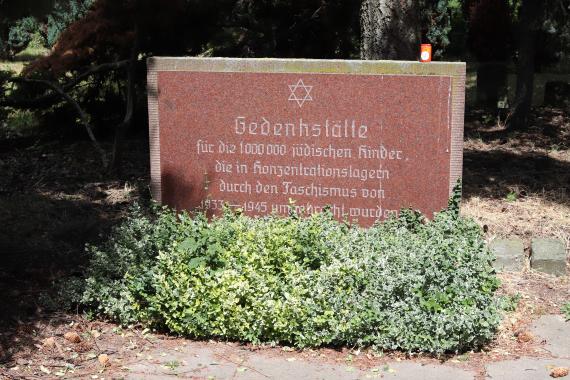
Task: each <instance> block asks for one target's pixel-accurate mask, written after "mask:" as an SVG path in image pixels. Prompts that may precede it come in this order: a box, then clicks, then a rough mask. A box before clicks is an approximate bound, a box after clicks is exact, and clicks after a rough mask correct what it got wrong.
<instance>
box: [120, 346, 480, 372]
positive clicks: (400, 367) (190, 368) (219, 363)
mask: <svg viewBox="0 0 570 380" xmlns="http://www.w3.org/2000/svg"><path fill="white" fill-rule="evenodd" d="M149 355H150V359H148V358H145V360H141V361H140V362H138V363H135V364H132V365H127V367H128V368H129V371H128V373H125V374H124V378H126V379H132V380H134V379H142V380H168V379H175V378H185V379H248V380H267V379H274V380H281V379H296V380H321V379H323V380H360V379H395V380H416V379H421V380H473V378H474V374H473V373H471V372H468V371H464V370H462V369H459V368H454V367H449V366H444V365H435V364H427V365H423V364H421V363H417V362H411V361H410V362H406V361H402V362H393V363H389V364H385V365H380V366H378V367H375V368H369V369H360V368H356V367H353V366H351V365H350V363H346V364H344V363H343V364H329V363H324V362H319V361H318V360H316V361H309V360H303V359H299V358H297V357H294V356H291V357H285V356H284V357H269V356H267V355H263V354H260V353H254V352H248V351H244V352H243V354H240V355H235V354H234V355H232V357H231V358H229V357H224V356H223V355H220V353H219V352H216V349H215V348H212V349H207V348H193V347H191V345H190V346H188V347H186V348H185V349H184V350H181V351H180V352H172V351H169V352H168V353H161V352H154V353H149Z"/></svg>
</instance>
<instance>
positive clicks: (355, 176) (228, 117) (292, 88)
mask: <svg viewBox="0 0 570 380" xmlns="http://www.w3.org/2000/svg"><path fill="white" fill-rule="evenodd" d="M157 89H158V94H157V99H158V120H159V136H158V140H159V143H158V145H159V148H160V166H159V168H160V182H161V194H160V196H161V200H162V202H163V203H165V204H168V205H170V206H172V207H175V208H177V209H188V210H192V209H195V208H196V207H201V206H202V207H206V208H207V209H208V210H209V212H210V214H212V213H215V214H217V213H219V211H220V209H221V205H222V204H223V203H227V204H229V205H232V206H233V207H239V208H242V209H243V210H244V211H245V212H246V213H247V214H249V215H264V214H268V213H271V212H274V211H275V212H278V213H281V214H283V213H285V212H286V211H287V206H288V204H289V202H290V199H292V200H294V201H295V204H296V205H297V206H299V207H303V208H304V209H305V210H306V211H308V212H313V211H319V210H320V209H321V208H322V207H323V206H325V205H330V206H331V207H332V211H333V213H334V214H335V215H336V216H337V217H338V218H348V219H350V220H355V219H356V220H358V222H359V223H360V224H361V225H364V226H368V225H371V224H372V223H373V222H374V221H375V220H376V219H377V218H378V217H379V218H381V219H382V218H385V217H386V216H388V215H389V214H390V213H393V212H397V210H398V209H400V208H402V207H412V208H414V209H419V210H421V211H422V212H424V213H425V214H426V215H428V216H431V215H433V212H436V211H439V210H440V209H442V208H444V207H445V206H446V205H447V200H448V197H449V189H450V161H451V146H452V145H451V144H452V141H451V140H452V133H451V130H452V125H451V105H452V101H451V93H452V79H451V77H450V76H439V75H425V76H419V75H418V76H416V75H364V74H363V75H360V74H314V73H312V74H304V73H301V74H300V73H251V72H192V71H158V73H157Z"/></svg>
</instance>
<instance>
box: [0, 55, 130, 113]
mask: <svg viewBox="0 0 570 380" xmlns="http://www.w3.org/2000/svg"><path fill="white" fill-rule="evenodd" d="M128 64H129V60H123V61H117V62H111V63H103V64H101V65H97V66H89V67H87V68H86V70H85V71H83V72H81V73H80V74H79V75H77V76H76V77H74V78H72V79H71V80H70V81H69V82H67V83H64V84H63V85H61V86H60V87H61V89H62V90H64V91H69V90H71V89H73V88H74V87H75V86H77V85H78V84H79V83H81V81H83V80H85V79H86V78H88V77H90V76H91V75H94V74H98V73H103V72H106V71H113V70H118V69H122V68H124V67H126V66H127V65H128ZM16 78H17V77H15V78H12V79H16ZM8 81H11V82H18V80H11V79H8ZM21 82H24V81H21ZM49 83H52V84H53V83H54V82H49ZM52 90H53V89H52ZM58 95H61V94H59V93H58V92H57V91H54V92H51V93H47V94H44V95H42V96H39V97H37V98H34V99H4V100H0V107H12V108H35V107H49V106H50V105H52V104H53V103H55V101H56V99H57V98H58Z"/></svg>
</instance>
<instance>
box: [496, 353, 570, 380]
mask: <svg viewBox="0 0 570 380" xmlns="http://www.w3.org/2000/svg"><path fill="white" fill-rule="evenodd" d="M554 367H570V360H568V359H534V358H521V359H517V360H507V361H502V362H496V363H491V364H488V365H487V366H486V367H485V368H486V369H487V379H494V380H552V377H550V371H551V370H552V368H554ZM563 379H564V378H563Z"/></svg>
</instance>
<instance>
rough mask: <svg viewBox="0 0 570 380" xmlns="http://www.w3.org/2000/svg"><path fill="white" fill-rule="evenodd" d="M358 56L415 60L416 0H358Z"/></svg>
mask: <svg viewBox="0 0 570 380" xmlns="http://www.w3.org/2000/svg"><path fill="white" fill-rule="evenodd" d="M360 29H361V45H360V56H361V58H362V59H401V60H416V59H417V57H418V51H419V44H420V30H421V28H420V18H419V12H418V4H417V0H362V5H361V8H360Z"/></svg>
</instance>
